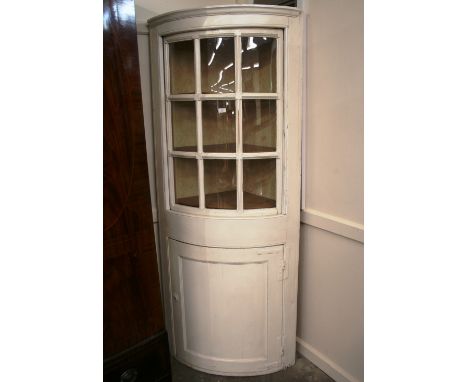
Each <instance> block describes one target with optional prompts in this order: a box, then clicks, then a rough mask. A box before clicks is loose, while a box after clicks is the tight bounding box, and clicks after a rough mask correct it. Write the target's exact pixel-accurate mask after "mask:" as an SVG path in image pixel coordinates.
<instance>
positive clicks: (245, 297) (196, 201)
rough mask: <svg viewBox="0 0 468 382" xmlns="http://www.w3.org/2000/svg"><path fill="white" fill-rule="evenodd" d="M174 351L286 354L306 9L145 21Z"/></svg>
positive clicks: (250, 9) (187, 359)
mask: <svg viewBox="0 0 468 382" xmlns="http://www.w3.org/2000/svg"><path fill="white" fill-rule="evenodd" d="M148 25H149V30H150V44H151V45H150V51H151V74H152V81H153V83H152V87H153V121H154V130H155V152H156V166H157V173H158V175H160V176H159V177H158V180H157V182H158V211H159V221H160V232H159V234H160V239H161V240H160V242H161V248H160V250H161V263H162V266H161V268H162V269H161V276H162V282H163V290H164V302H165V303H164V307H165V319H166V328H167V331H168V333H169V342H170V348H171V353H172V354H173V355H174V356H175V357H176V358H177V359H178V360H179V361H181V362H183V363H185V364H187V365H189V366H191V367H193V368H195V369H198V370H202V371H205V372H208V373H214V374H224V375H256V374H267V373H271V372H274V371H278V370H280V369H283V368H285V367H287V366H290V365H292V364H294V361H295V346H296V311H297V274H298V255H299V224H300V183H301V182H300V176H301V173H300V169H301V142H300V137H301V116H302V110H301V109H302V81H303V78H302V51H303V46H302V43H301V41H302V20H301V15H300V11H299V10H297V9H294V8H290V7H273V6H252V5H234V6H217V7H208V8H203V9H196V10H186V11H176V12H171V13H167V14H164V15H161V16H158V17H155V18H153V19H151V20H149V23H148Z"/></svg>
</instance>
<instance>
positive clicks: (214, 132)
mask: <svg viewBox="0 0 468 382" xmlns="http://www.w3.org/2000/svg"><path fill="white" fill-rule="evenodd" d="M202 119H203V122H202V125H203V151H205V152H207V153H215V152H218V153H235V152H236V102H235V101H225V100H223V101H221V100H219V101H203V102H202Z"/></svg>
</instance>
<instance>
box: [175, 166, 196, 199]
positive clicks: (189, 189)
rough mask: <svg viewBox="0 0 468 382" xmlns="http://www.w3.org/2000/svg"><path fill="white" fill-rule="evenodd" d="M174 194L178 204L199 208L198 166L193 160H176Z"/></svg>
mask: <svg viewBox="0 0 468 382" xmlns="http://www.w3.org/2000/svg"><path fill="white" fill-rule="evenodd" d="M174 193H175V202H176V204H182V205H184V206H190V207H198V206H199V202H198V195H199V192H198V164H197V160H196V159H192V158H174Z"/></svg>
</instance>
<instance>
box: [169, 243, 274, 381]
mask: <svg viewBox="0 0 468 382" xmlns="http://www.w3.org/2000/svg"><path fill="white" fill-rule="evenodd" d="M169 253H170V261H171V280H172V295H173V313H174V324H175V329H176V330H175V332H176V355H177V357H178V358H180V359H181V360H183V361H184V362H186V363H188V364H190V365H194V366H196V367H197V368H199V369H201V370H206V371H210V372H219V373H221V374H229V373H235V374H239V373H246V374H255V373H258V374H261V373H262V372H267V371H269V370H271V369H275V368H278V367H279V366H280V361H281V328H282V260H283V247H282V246H276V247H268V248H251V249H224V248H207V247H198V246H193V245H189V244H184V243H181V242H177V241H174V240H170V244H169Z"/></svg>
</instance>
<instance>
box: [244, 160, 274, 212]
mask: <svg viewBox="0 0 468 382" xmlns="http://www.w3.org/2000/svg"><path fill="white" fill-rule="evenodd" d="M243 164H244V209H245V210H251V209H254V208H274V207H276V159H250V160H244V162H243Z"/></svg>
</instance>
